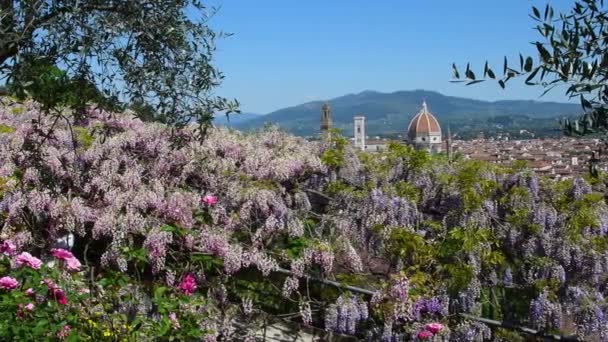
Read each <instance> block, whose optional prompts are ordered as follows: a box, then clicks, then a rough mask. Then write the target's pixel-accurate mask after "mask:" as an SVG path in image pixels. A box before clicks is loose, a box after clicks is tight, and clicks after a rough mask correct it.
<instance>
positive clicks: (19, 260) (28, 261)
mask: <svg viewBox="0 0 608 342" xmlns="http://www.w3.org/2000/svg"><path fill="white" fill-rule="evenodd" d="M15 263H16V264H17V265H18V266H22V265H25V266H28V267H31V268H33V269H35V270H39V269H40V266H42V261H40V259H38V258H36V257H35V256H32V255H31V254H30V253H28V252H23V253H21V254H19V255H17V257H16V258H15Z"/></svg>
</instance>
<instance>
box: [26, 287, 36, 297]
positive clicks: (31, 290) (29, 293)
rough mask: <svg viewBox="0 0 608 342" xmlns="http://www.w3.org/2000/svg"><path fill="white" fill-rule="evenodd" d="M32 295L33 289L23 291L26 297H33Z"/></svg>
mask: <svg viewBox="0 0 608 342" xmlns="http://www.w3.org/2000/svg"><path fill="white" fill-rule="evenodd" d="M34 293H35V292H34V289H33V288H31V287H30V288H29V289H27V290H25V294H26V295H27V296H28V297H31V296H33V295H34Z"/></svg>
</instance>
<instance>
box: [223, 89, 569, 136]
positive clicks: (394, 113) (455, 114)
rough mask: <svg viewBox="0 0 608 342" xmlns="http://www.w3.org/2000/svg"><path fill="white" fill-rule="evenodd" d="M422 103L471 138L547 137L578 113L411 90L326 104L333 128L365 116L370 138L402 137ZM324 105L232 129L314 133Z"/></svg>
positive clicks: (561, 106) (559, 106)
mask: <svg viewBox="0 0 608 342" xmlns="http://www.w3.org/2000/svg"><path fill="white" fill-rule="evenodd" d="M423 99H426V101H427V103H428V105H429V108H430V110H431V111H432V112H433V113H434V114H435V115H436V116H437V118H438V119H439V121H440V123H441V124H442V125H443V126H444V127H445V126H447V124H448V122H449V123H450V126H451V128H452V131H453V132H454V133H456V134H460V135H461V136H464V135H471V134H472V133H473V132H480V131H483V132H486V133H488V132H493V131H497V130H500V131H513V132H515V131H519V129H520V128H521V127H526V128H528V129H531V130H532V131H533V132H535V133H537V134H540V135H547V134H550V133H551V132H552V131H555V130H556V129H557V128H558V124H557V121H556V118H559V117H563V116H570V115H576V114H578V113H579V112H580V107H579V106H578V105H577V104H567V103H556V102H539V101H519V100H513V101H495V102H488V101H480V100H472V99H467V98H460V97H453V96H446V95H443V94H440V93H438V92H434V91H426V90H413V91H397V92H394V93H380V92H375V91H369V90H368V91H364V92H361V93H358V94H349V95H345V96H341V97H337V98H334V99H330V100H328V102H329V103H330V104H331V107H332V114H333V120H334V126H335V127H337V128H340V129H343V130H344V131H345V133H346V134H347V135H348V134H349V133H350V131H351V130H352V118H353V116H355V115H357V114H363V115H365V117H366V119H367V131H368V133H369V134H370V135H391V134H400V133H402V132H403V131H404V130H405V128H406V126H407V124H408V122H409V120H410V118H411V117H412V116H413V115H414V114H415V113H417V112H418V110H419V109H420V105H421V102H422V100H423ZM323 103H324V102H323V101H314V102H308V103H304V104H301V105H298V106H294V107H289V108H284V109H280V110H277V111H275V112H272V113H270V114H268V115H264V116H260V117H257V118H254V119H252V120H248V121H246V122H242V123H235V124H234V126H235V127H237V128H240V129H245V130H247V129H255V128H260V127H263V126H264V124H266V123H269V122H271V123H276V124H278V125H279V126H281V127H282V128H284V129H286V130H288V131H289V132H291V133H294V134H297V135H304V136H310V135H316V134H317V133H318V130H319V110H320V108H321V105H322V104H323ZM505 116H506V117H510V116H513V120H504V119H503V120H501V122H507V124H500V125H497V123H496V122H494V121H495V120H493V119H494V118H496V117H505Z"/></svg>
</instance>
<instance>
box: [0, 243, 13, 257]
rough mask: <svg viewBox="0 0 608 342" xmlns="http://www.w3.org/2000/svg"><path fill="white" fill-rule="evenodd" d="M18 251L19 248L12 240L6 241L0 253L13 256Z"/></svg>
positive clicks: (1, 246) (0, 248)
mask: <svg viewBox="0 0 608 342" xmlns="http://www.w3.org/2000/svg"><path fill="white" fill-rule="evenodd" d="M16 251H17V246H15V244H14V243H13V242H12V241H11V240H4V241H3V242H2V245H0V253H2V254H4V255H8V256H11V255H13V254H15V252H16Z"/></svg>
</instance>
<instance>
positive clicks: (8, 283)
mask: <svg viewBox="0 0 608 342" xmlns="http://www.w3.org/2000/svg"><path fill="white" fill-rule="evenodd" d="M17 287H19V282H18V281H17V279H15V278H13V277H2V278H0V289H3V290H13V289H16V288H17Z"/></svg>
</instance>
